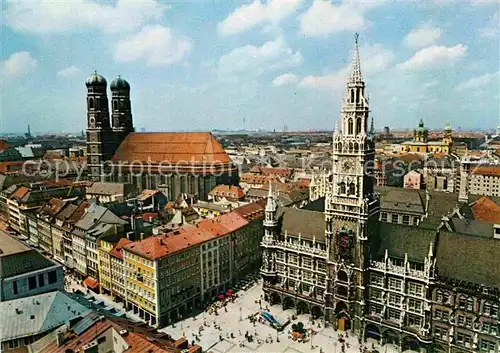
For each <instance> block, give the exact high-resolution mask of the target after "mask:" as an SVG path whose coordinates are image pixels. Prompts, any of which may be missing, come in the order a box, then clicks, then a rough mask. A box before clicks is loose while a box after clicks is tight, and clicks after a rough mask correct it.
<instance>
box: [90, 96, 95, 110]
mask: <svg viewBox="0 0 500 353" xmlns="http://www.w3.org/2000/svg"><path fill="white" fill-rule="evenodd" d="M89 109H94V98H89Z"/></svg>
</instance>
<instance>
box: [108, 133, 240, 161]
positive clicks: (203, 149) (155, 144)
mask: <svg viewBox="0 0 500 353" xmlns="http://www.w3.org/2000/svg"><path fill="white" fill-rule="evenodd" d="M113 160H116V161H129V162H132V161H142V162H147V161H151V162H152V163H160V162H163V163H167V162H170V163H176V164H179V165H186V164H188V165H189V164H203V163H230V162H231V159H230V158H229V156H228V155H227V154H226V152H225V151H224V148H222V146H221V144H220V143H219V142H218V141H217V139H216V138H215V137H214V136H213V135H212V134H211V133H209V132H143V133H138V132H133V133H130V134H128V135H127V137H126V138H125V140H124V141H123V142H122V143H121V144H120V146H119V147H118V149H117V151H116V153H115V155H114V156H113Z"/></svg>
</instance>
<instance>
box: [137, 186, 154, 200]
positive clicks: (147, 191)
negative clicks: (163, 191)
mask: <svg viewBox="0 0 500 353" xmlns="http://www.w3.org/2000/svg"><path fill="white" fill-rule="evenodd" d="M157 193H159V191H158V190H150V189H144V190H142V192H141V193H140V194H139V196H137V198H138V199H139V200H142V201H144V200H147V199H149V198H150V197H151V196H153V195H156V194H157Z"/></svg>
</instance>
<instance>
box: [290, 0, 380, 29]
mask: <svg viewBox="0 0 500 353" xmlns="http://www.w3.org/2000/svg"><path fill="white" fill-rule="evenodd" d="M382 3H383V1H382V0H381V1H364V2H363V1H344V2H342V3H340V4H338V5H335V4H333V3H332V2H330V1H324V0H315V1H314V2H313V4H312V5H311V7H309V9H308V10H307V11H306V12H305V13H304V14H302V15H301V16H300V31H301V33H302V34H304V35H307V36H320V35H327V34H330V33H336V32H341V31H344V30H357V29H362V28H365V27H366V26H367V25H368V22H367V20H366V19H365V17H364V15H365V12H366V11H368V10H370V9H371V8H373V7H376V6H379V5H380V4H382Z"/></svg>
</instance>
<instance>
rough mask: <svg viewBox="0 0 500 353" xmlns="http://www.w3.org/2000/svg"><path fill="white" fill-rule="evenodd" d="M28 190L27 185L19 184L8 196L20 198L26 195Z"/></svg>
mask: <svg viewBox="0 0 500 353" xmlns="http://www.w3.org/2000/svg"><path fill="white" fill-rule="evenodd" d="M29 191H30V189H28V188H27V187H25V186H21V187H20V188H18V189H17V190H16V191H14V193H13V194H12V195H10V198H11V199H14V198H16V199H18V200H20V199H22V198H23V197H24V195H26V194H27V193H28V192H29Z"/></svg>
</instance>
